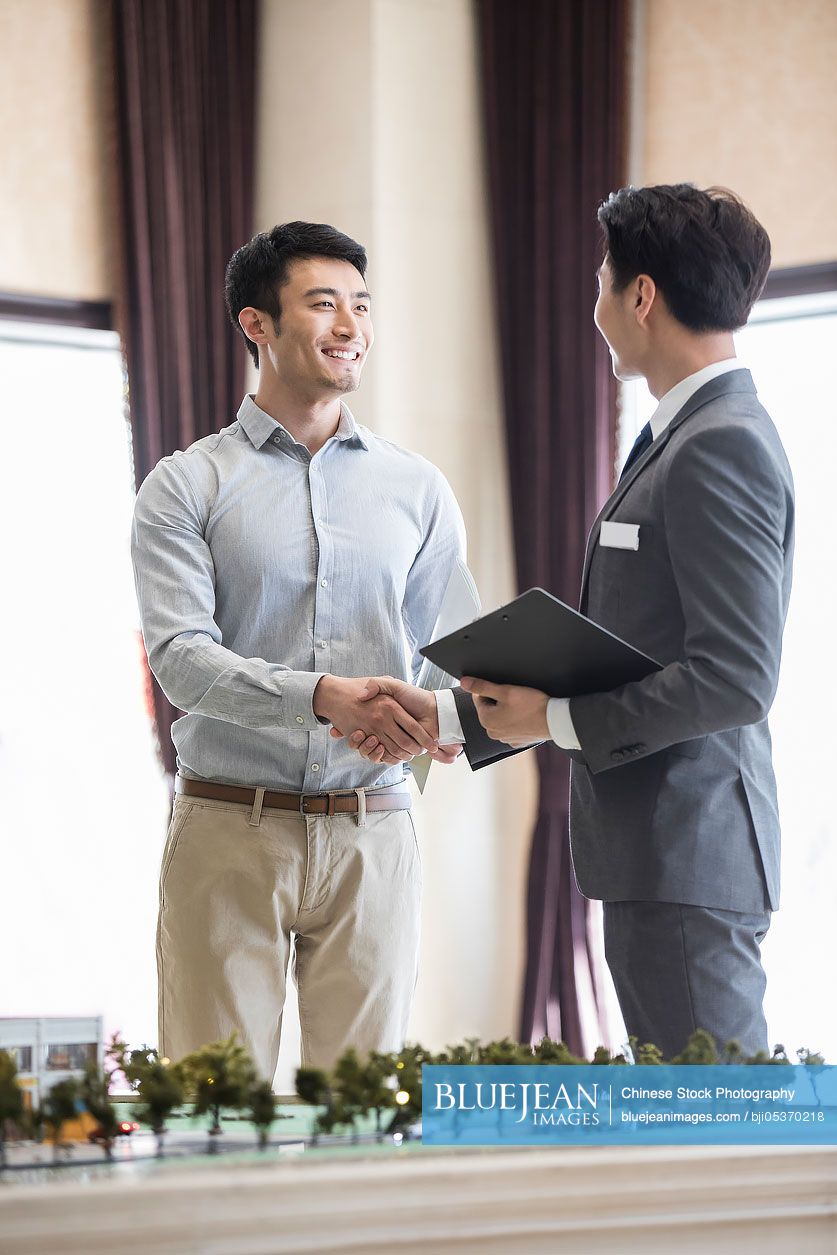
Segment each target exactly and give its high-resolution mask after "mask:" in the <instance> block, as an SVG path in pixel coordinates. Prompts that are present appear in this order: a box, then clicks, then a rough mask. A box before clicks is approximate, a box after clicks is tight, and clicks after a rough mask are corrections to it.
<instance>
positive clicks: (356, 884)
mask: <svg viewBox="0 0 837 1255" xmlns="http://www.w3.org/2000/svg"><path fill="white" fill-rule="evenodd" d="M420 898H421V863H420V858H419V852H418V846H417V843H416V835H415V829H414V827H413V821H412V818H411V815H410V812H409V811H408V810H404V811H375V812H369V813H367V815H366V816H365V821H364V819H363V818H361V819H360V822H359V817H358V816H357V815H333V816H330V817H329V816H326V815H307V816H303V815H297V814H295V813H294V812H291V811H282V810H272V809H271V810H267V809H265V810H262V811H261V814H260V815H259V814H257V812H256V809H255V808H251V807H250V806H249V805H241V804H236V803H228V802H216V801H211V800H209V799H204V798H192V797H184V796H181V795H178V796H177V798H176V799H175V804H174V812H173V814H172V820H171V824H170V826H169V831H168V836H167V838H166V846H165V850H164V853H163V863H162V869H161V872H160V914H159V923H158V929H157V972H158V978H159V986H158V988H159V1003H158V1011H159V1031H160V1047H159V1048H160V1052H161V1053H162V1054H164V1055H167V1056H168V1057H169V1058H171V1059H180V1058H181V1057H182V1056H183V1055H184V1054H187V1053H189V1052H190V1051H192V1050H196V1049H197V1048H198V1047H200V1046H203V1045H205V1044H206V1043H207V1042H212V1041H217V1040H219V1039H220V1038H223V1037H227V1036H229V1034H230V1033H231V1032H232V1031H233V1030H236V1031H237V1032H238V1035H239V1038H240V1040H241V1041H243V1043H244V1045H245V1046H246V1047H247V1048H248V1050H249V1051H250V1053H251V1054H252V1057H253V1060H254V1062H255V1064H256V1066H257V1068H258V1069H259V1071H260V1072H261V1073H262V1075H264V1076H265V1077H267V1078H268V1079H269V1080H272V1079H273V1074H274V1072H275V1070H276V1061H277V1057H278V1054H279V1038H280V1033H281V1027H282V1009H283V1006H284V1002H285V987H286V986H285V981H286V973H287V969H288V958H289V954H290V949H291V934H292V933H293V934H294V939H295V950H294V954H295V958H294V978H295V980H296V984H297V988H298V994H299V1016H300V1026H301V1030H302V1062H303V1064H304V1065H306V1066H309V1067H319V1068H326V1069H328V1068H331V1067H332V1066H333V1064H334V1063H335V1061H336V1060H337V1059H338V1058H339V1057H340V1055H341V1054H342V1053H343V1052H344V1051H345V1050H346V1049H347V1048H348V1047H349V1046H354V1047H355V1049H356V1050H357V1051H358V1052H359V1053H361V1054H362V1053H364V1052H366V1051H370V1050H381V1051H388V1050H398V1049H400V1047H401V1046H402V1045H403V1043H404V1037H405V1034H406V1031H407V1021H408V1018H409V1014H410V1004H411V1002H412V997H413V992H414V989H415V983H416V975H417V965H418V946H419V924H420Z"/></svg>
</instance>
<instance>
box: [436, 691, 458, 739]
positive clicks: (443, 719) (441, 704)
mask: <svg viewBox="0 0 837 1255" xmlns="http://www.w3.org/2000/svg"><path fill="white" fill-rule="evenodd" d="M435 697H436V712H437V714H438V717H439V744H440V745H464V744H465V734H464V732H463V731H462V723H461V721H460V718H459V711H458V710H457V709H456V699H455V698H454V696H453V691H452V690H451V689H436V691H435Z"/></svg>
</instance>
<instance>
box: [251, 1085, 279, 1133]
mask: <svg viewBox="0 0 837 1255" xmlns="http://www.w3.org/2000/svg"><path fill="white" fill-rule="evenodd" d="M246 1109H247V1111H248V1113H249V1115H250V1119H251V1120H252V1122H253V1124H255V1126H256V1128H257V1129H258V1130H259V1150H265V1148H266V1147H267V1142H268V1138H269V1137H270V1129H271V1126H272V1124H273V1121H274V1120H275V1119H276V1103H275V1100H274V1097H273V1086H272V1085H271V1083H270V1081H256V1083H255V1084H254V1085H253V1086H251V1088H250V1092H249V1094H248V1096H247V1108H246Z"/></svg>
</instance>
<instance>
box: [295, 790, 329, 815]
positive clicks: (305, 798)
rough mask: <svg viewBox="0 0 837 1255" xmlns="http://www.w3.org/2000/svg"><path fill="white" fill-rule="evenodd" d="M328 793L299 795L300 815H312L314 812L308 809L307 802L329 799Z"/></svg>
mask: <svg viewBox="0 0 837 1255" xmlns="http://www.w3.org/2000/svg"><path fill="white" fill-rule="evenodd" d="M327 797H328V794H327V793H300V795H299V813H300V815H311V814H313V812H312V811H309V810H307V809H306V803H307V802H318V801H319V800H320V798H327Z"/></svg>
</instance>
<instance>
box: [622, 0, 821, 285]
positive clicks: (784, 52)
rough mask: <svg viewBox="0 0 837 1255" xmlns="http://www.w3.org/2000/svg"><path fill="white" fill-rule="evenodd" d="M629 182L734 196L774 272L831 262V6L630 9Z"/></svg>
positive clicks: (715, 4)
mask: <svg viewBox="0 0 837 1255" xmlns="http://www.w3.org/2000/svg"><path fill="white" fill-rule="evenodd" d="M637 19H638V21H637V32H638V36H639V40H640V46H639V48H638V53H639V61H638V65H637V75H636V85H637V92H638V100H635V102H634V106H635V107H634V121H635V127H634V137H633V138H634V145H633V152H634V160H633V168H632V170H631V181H632V182H634V183H672V182H680V181H688V182H692V183H696V184H698V186H701V187H706V186H709V185H710V184H722V185H725V186H728V187H731V188H733V189H734V190H735V191H737V192H738V193H740V194H741V195H742V196H743V197H744V199H745V200H746V201H747V202H748V203H749V205H750V206H751V208H752V209H753V210H754V212H755V213H756V215H757V216H758V217H759V218H760V219H761V220H762V222H763V223H764V225H765V227H766V228H767V230H768V232H769V234H770V237H771V240H772V242H773V258H774V265H777V266H795V265H803V264H807V263H811V262H819V261H833V260H834V259H835V258H837V213H835V208H834V207H835V204H837V160H835V157H837V3H835V0H792V2H791V3H788V0H637Z"/></svg>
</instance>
